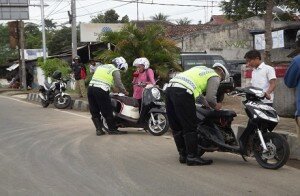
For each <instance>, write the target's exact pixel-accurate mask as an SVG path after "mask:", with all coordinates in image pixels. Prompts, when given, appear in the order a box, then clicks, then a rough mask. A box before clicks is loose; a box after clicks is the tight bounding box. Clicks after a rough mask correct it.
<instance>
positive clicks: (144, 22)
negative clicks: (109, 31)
mask: <svg viewBox="0 0 300 196" xmlns="http://www.w3.org/2000/svg"><path fill="white" fill-rule="evenodd" d="M130 22H131V23H133V24H135V25H136V27H138V28H145V27H146V26H147V25H151V24H161V25H163V26H164V27H167V26H175V24H174V23H171V22H169V21H163V20H132V21H130Z"/></svg>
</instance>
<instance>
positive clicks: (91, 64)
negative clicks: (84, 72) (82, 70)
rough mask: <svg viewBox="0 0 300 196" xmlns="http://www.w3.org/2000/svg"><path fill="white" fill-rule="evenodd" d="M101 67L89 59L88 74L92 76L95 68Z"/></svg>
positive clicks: (98, 63)
mask: <svg viewBox="0 0 300 196" xmlns="http://www.w3.org/2000/svg"><path fill="white" fill-rule="evenodd" d="M100 65H101V63H100V62H96V61H95V60H93V59H91V60H90V73H91V74H94V73H95V71H96V69H97V67H99V66H100Z"/></svg>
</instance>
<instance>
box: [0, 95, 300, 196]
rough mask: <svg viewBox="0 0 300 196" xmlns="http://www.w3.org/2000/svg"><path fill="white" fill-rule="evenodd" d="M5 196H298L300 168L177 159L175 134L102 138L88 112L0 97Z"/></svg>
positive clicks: (0, 175)
mask: <svg viewBox="0 0 300 196" xmlns="http://www.w3.org/2000/svg"><path fill="white" fill-rule="evenodd" d="M0 108H1V110H0V195H1V196H6V195H22V196H24V195H30V196H32V195H64V196H65V195H70V196H74V195H109V196H111V195H130V196H131V195H230V196H232V195H299V193H300V186H299V181H300V170H298V169H295V168H291V167H288V166H284V167H283V168H281V169H280V170H276V171H274V170H267V169H263V168H261V167H260V166H259V165H258V164H257V163H256V162H255V160H250V162H244V161H243V160H242V159H241V157H239V156H237V155H232V154H227V153H211V154H206V155H205V157H209V158H212V159H213V160H214V164H213V165H211V166H194V167H188V166H186V165H182V164H180V163H179V162H178V160H177V159H178V157H177V152H176V149H175V145H174V142H173V140H172V139H170V138H169V137H154V136H150V135H148V134H147V133H144V132H138V131H136V130H129V134H128V135H118V136H113V135H111V136H110V135H105V136H100V137H97V136H95V131H94V128H93V126H92V122H91V120H90V116H89V115H88V114H87V113H82V112H77V113H76V112H74V111H59V110H56V109H53V108H47V109H44V108H42V107H41V106H39V105H36V104H31V103H27V102H24V101H20V100H18V99H13V98H10V97H4V96H1V95H0Z"/></svg>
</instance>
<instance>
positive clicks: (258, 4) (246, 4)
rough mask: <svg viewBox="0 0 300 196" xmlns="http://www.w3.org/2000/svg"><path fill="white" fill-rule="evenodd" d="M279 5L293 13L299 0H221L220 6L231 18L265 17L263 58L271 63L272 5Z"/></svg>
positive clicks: (296, 9) (299, 8) (297, 6)
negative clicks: (227, 0)
mask: <svg viewBox="0 0 300 196" xmlns="http://www.w3.org/2000/svg"><path fill="white" fill-rule="evenodd" d="M274 5H275V6H279V7H280V6H281V7H283V8H284V9H285V10H286V12H290V13H295V12H297V11H299V10H300V3H299V0H275V1H274V0H260V1H257V0H230V1H229V2H226V1H222V2H221V7H222V10H223V11H224V13H225V15H226V16H227V17H228V18H230V19H232V20H240V19H245V18H249V17H251V16H264V17H265V30H266V32H265V42H266V49H265V53H264V60H265V61H266V63H269V64H270V63H271V53H270V52H271V49H272V44H273V42H272V25H271V24H272V21H273V13H272V11H273V7H274Z"/></svg>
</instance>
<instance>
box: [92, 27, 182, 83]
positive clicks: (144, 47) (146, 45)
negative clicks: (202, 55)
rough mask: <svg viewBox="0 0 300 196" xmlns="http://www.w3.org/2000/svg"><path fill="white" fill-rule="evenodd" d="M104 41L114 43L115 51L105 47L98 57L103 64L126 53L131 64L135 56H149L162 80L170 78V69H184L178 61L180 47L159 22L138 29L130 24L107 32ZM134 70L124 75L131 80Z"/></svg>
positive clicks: (153, 67)
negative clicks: (118, 29) (168, 36)
mask: <svg viewBox="0 0 300 196" xmlns="http://www.w3.org/2000/svg"><path fill="white" fill-rule="evenodd" d="M103 41H104V42H107V43H111V44H112V45H113V46H114V47H113V48H114V50H105V51H104V52H102V53H101V54H100V55H99V56H98V57H99V58H100V59H101V60H102V61H103V62H104V63H110V62H111V60H112V59H113V58H115V57H118V56H123V57H124V58H125V59H126V60H127V62H128V64H129V66H130V65H132V63H133V61H134V59H136V58H139V57H147V58H148V59H149V61H150V63H151V68H152V69H154V70H155V72H156V75H158V76H159V77H160V78H161V80H163V81H166V80H168V73H169V71H170V69H175V70H181V68H180V66H179V65H178V64H177V60H178V58H179V52H180V49H179V48H178V47H176V44H175V42H174V41H172V40H171V39H168V38H166V36H165V31H164V29H163V27H162V26H160V25H149V26H147V27H145V29H138V28H137V27H136V26H135V25H133V24H127V25H125V26H124V27H123V29H122V30H121V31H119V32H107V33H105V34H104V38H103ZM131 69H134V68H131ZM131 69H129V71H128V72H127V73H126V76H125V77H127V78H125V79H128V80H130V83H131V80H132V75H131V74H132V72H131V71H130V70H131ZM130 85H131V84H130Z"/></svg>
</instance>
